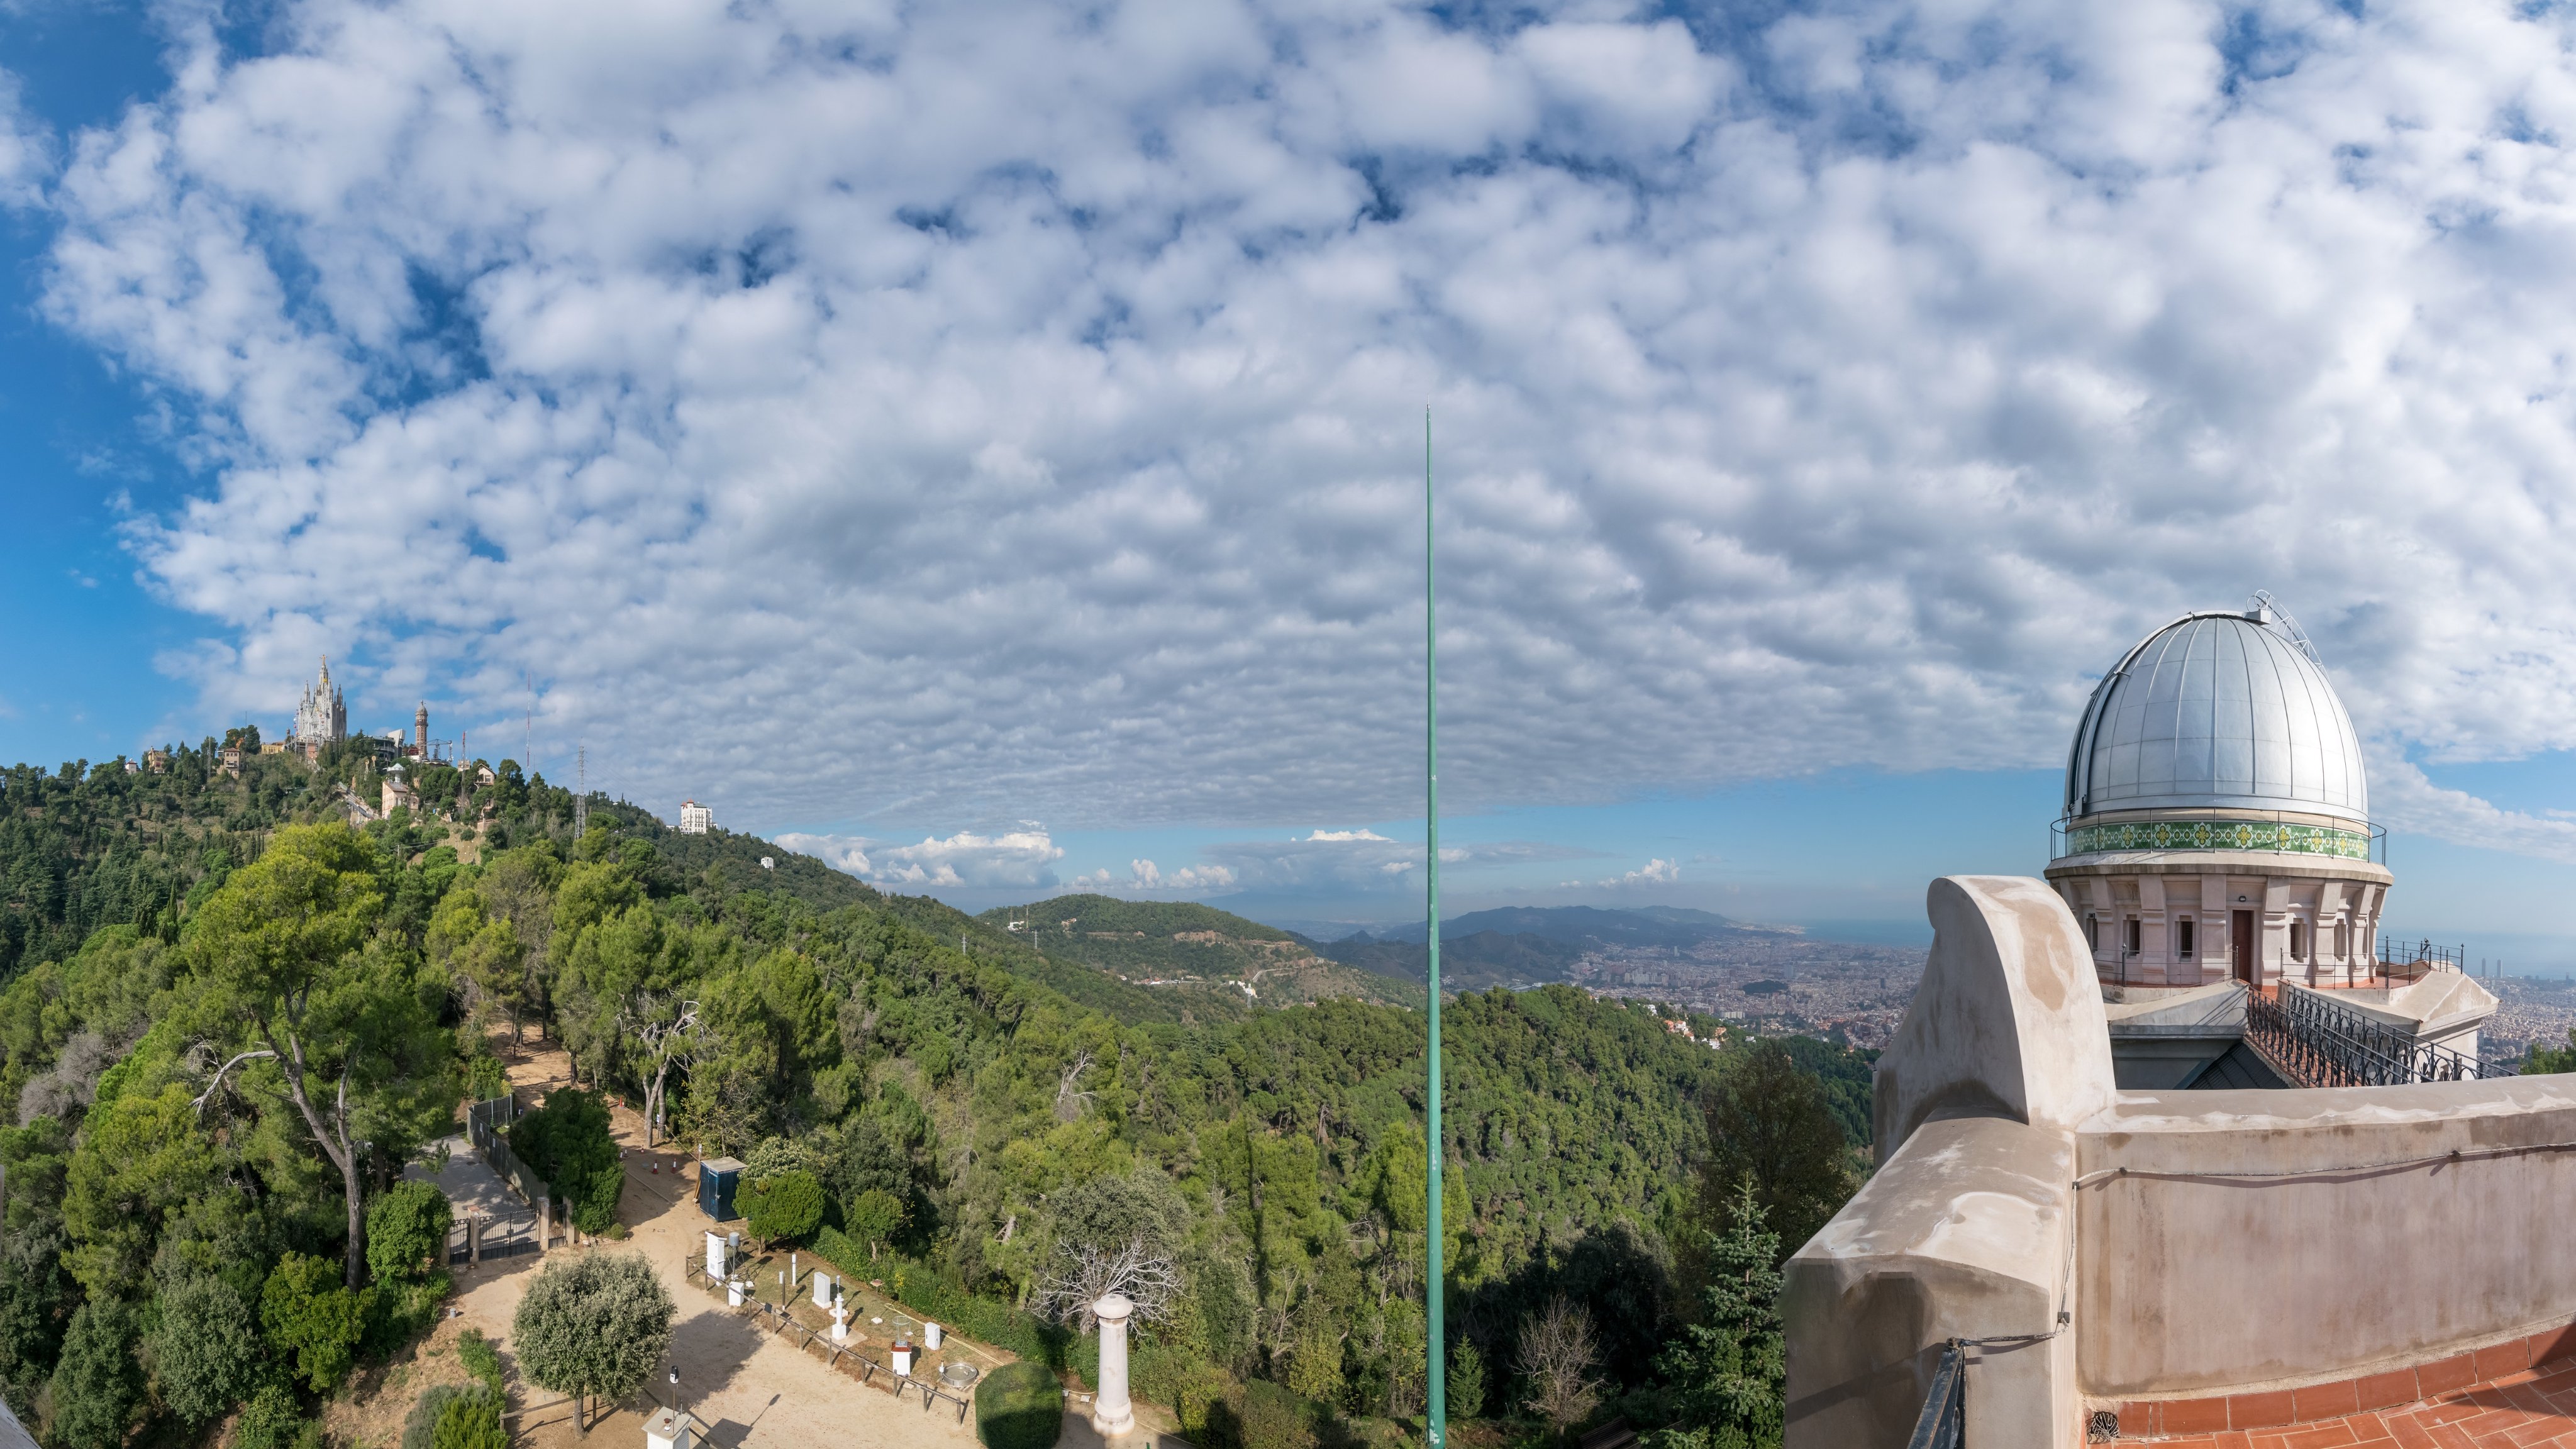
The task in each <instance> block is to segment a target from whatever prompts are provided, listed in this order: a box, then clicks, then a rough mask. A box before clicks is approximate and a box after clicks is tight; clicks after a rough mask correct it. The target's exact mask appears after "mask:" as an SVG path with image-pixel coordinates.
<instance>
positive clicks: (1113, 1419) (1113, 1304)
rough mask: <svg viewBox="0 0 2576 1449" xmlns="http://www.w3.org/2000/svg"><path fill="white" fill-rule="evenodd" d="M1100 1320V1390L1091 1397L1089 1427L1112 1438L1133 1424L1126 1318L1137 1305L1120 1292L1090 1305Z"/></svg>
mask: <svg viewBox="0 0 2576 1449" xmlns="http://www.w3.org/2000/svg"><path fill="white" fill-rule="evenodd" d="M1091 1311H1092V1313H1093V1314H1094V1315H1095V1316H1097V1317H1098V1318H1099V1319H1100V1392H1099V1393H1097V1394H1095V1395H1093V1396H1092V1400H1091V1427H1092V1428H1093V1429H1094V1430H1095V1431H1097V1432H1098V1433H1099V1435H1100V1437H1101V1438H1103V1439H1114V1438H1116V1437H1117V1436H1119V1435H1121V1434H1125V1433H1127V1432H1129V1431H1131V1430H1133V1429H1134V1428H1135V1427H1136V1409H1135V1404H1134V1402H1133V1401H1132V1400H1130V1399H1129V1398H1128V1397H1127V1319H1128V1317H1129V1316H1130V1315H1132V1314H1133V1313H1135V1311H1136V1305H1135V1304H1133V1303H1130V1302H1128V1301H1127V1300H1126V1298H1125V1297H1124V1296H1122V1295H1120V1294H1116V1293H1112V1294H1110V1295H1109V1296H1108V1297H1106V1298H1103V1299H1101V1300H1100V1301H1099V1302H1097V1303H1095V1304H1093V1305H1091Z"/></svg>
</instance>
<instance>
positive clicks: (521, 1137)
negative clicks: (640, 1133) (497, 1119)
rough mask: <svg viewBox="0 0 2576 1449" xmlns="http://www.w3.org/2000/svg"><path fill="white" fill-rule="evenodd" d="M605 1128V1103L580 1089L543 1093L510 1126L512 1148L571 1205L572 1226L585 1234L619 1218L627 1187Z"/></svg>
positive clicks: (613, 1139) (603, 1229)
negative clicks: (539, 1101) (542, 1099)
mask: <svg viewBox="0 0 2576 1449" xmlns="http://www.w3.org/2000/svg"><path fill="white" fill-rule="evenodd" d="M609 1129H610V1122H609V1116H608V1104H607V1103H606V1102H605V1101H603V1100H601V1099H600V1097H599V1096H598V1094H596V1093H593V1092H585V1091H583V1090H581V1089H580V1088H579V1087H565V1088H562V1089H560V1090H557V1091H553V1092H549V1093H547V1094H546V1100H545V1104H544V1105H543V1106H541V1107H539V1108H537V1109H536V1110H535V1111H533V1112H530V1113H529V1114H527V1115H526V1116H524V1117H521V1118H520V1119H519V1120H518V1121H516V1122H513V1123H511V1124H510V1150H511V1151H512V1152H515V1153H517V1154H518V1155H519V1160H520V1161H522V1162H525V1163H526V1164H528V1166H530V1167H531V1168H534V1169H535V1170H536V1174H537V1176H539V1177H542V1178H544V1179H545V1180H546V1185H547V1186H549V1187H551V1188H553V1189H554V1190H555V1193H556V1195H557V1196H559V1197H561V1198H562V1199H563V1201H564V1202H565V1203H566V1204H567V1205H568V1206H570V1207H571V1209H572V1221H573V1226H575V1227H577V1228H579V1229H581V1230H582V1231H583V1232H585V1233H604V1232H606V1231H608V1225H609V1224H611V1223H613V1222H615V1221H617V1199H618V1196H619V1194H620V1193H622V1192H623V1191H624V1190H625V1187H626V1167H625V1164H624V1163H622V1162H620V1161H619V1160H618V1157H617V1139H616V1137H614V1136H613V1135H611V1133H610V1130H609Z"/></svg>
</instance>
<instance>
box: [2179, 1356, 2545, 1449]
mask: <svg viewBox="0 0 2576 1449" xmlns="http://www.w3.org/2000/svg"><path fill="white" fill-rule="evenodd" d="M2147 1442H2152V1443H2155V1444H2158V1445H2161V1446H2167V1449H2182V1446H2186V1445H2189V1446H2206V1449H2340V1446H2345V1445H2354V1446H2370V1449H2377V1446H2382V1445H2386V1446H2392V1449H2533V1446H2534V1445H2541V1444H2549V1445H2560V1446H2565V1449H2576V1362H2560V1363H2554V1364H2551V1365H2550V1366H2548V1367H2547V1368H2545V1369H2525V1370H2523V1371H2522V1372H2521V1373H2518V1374H2510V1375H2507V1376H2506V1377H2504V1378H2500V1379H2497V1380H2495V1381H2494V1382H2492V1383H2484V1384H2479V1385H2477V1386H2476V1387H2475V1388H2467V1389H2461V1390H2458V1391H2457V1392H2454V1393H2448V1394H2437V1395H2435V1396H2434V1397H2432V1398H2429V1399H2423V1400H2419V1401H2417V1402H2415V1403H2412V1404H2403V1405H2400V1406H2398V1407H2396V1408H2393V1409H2381V1410H2378V1411H2377V1412H2375V1413H2368V1414H2355V1415H2353V1416H2352V1417H2351V1418H2348V1419H2326V1420H2321V1421H2318V1422H2314V1423H2307V1424H2285V1425H2283V1426H2281V1427H2280V1428H2277V1429H2239V1430H2232V1431H2230V1432H2227V1433H2223V1434H2198V1435H2182V1436H2176V1437H2173V1438H2166V1439H2156V1440H2152V1441H2147Z"/></svg>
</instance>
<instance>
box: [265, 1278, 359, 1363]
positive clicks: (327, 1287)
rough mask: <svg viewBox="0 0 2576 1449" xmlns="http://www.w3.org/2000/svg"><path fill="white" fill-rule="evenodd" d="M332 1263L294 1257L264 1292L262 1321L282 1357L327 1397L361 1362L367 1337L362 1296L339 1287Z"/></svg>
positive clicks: (341, 1285) (270, 1279)
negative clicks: (361, 1343) (361, 1349)
mask: <svg viewBox="0 0 2576 1449" xmlns="http://www.w3.org/2000/svg"><path fill="white" fill-rule="evenodd" d="M333 1276H334V1275H333V1274H332V1271H331V1264H330V1261H329V1260H328V1259H324V1258H311V1257H307V1256H305V1255H304V1254H302V1253H288V1254H287V1255H286V1256H285V1257H283V1258H280V1259H279V1260H278V1262H277V1266H276V1267H275V1268H273V1269H271V1270H270V1271H269V1275H268V1282H267V1283H266V1284H265V1285H264V1286H263V1287H262V1288H261V1289H260V1294H259V1321H260V1325H261V1326H262V1327H263V1328H265V1329H266V1330H267V1331H268V1341H269V1343H270V1344H271V1345H273V1346H274V1347H275V1348H276V1349H277V1351H278V1353H279V1354H280V1355H281V1356H287V1357H292V1358H293V1359H294V1360H295V1371H296V1373H297V1375H298V1376H300V1377H301V1378H302V1379H303V1380H304V1382H305V1384H306V1385H307V1386H309V1387H310V1388H311V1389H312V1390H313V1391H314V1392H315V1393H317V1394H327V1393H329V1392H330V1391H331V1390H332V1388H333V1387H335V1386H336V1385H338V1383H339V1382H340V1380H341V1379H342V1378H344V1377H346V1376H347V1374H348V1372H349V1368H350V1366H351V1365H352V1364H354V1363H356V1362H357V1357H358V1339H359V1337H360V1336H361V1335H362V1334H364V1333H365V1332H366V1312H365V1305H364V1304H363V1303H362V1302H360V1300H359V1297H358V1294H357V1293H356V1292H354V1291H352V1290H351V1289H349V1288H348V1287H346V1286H345V1285H343V1284H340V1283H338V1282H334V1281H333Z"/></svg>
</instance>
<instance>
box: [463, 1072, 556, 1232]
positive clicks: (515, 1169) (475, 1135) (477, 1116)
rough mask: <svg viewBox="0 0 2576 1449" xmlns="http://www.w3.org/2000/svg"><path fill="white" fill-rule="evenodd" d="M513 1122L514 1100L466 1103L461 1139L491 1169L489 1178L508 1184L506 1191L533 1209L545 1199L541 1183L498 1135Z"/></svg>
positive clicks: (516, 1105)
mask: <svg viewBox="0 0 2576 1449" xmlns="http://www.w3.org/2000/svg"><path fill="white" fill-rule="evenodd" d="M517 1120H519V1103H518V1099H517V1098H515V1097H510V1096H506V1095H505V1096H499V1097H494V1098H493V1099H491V1100H490V1101H488V1102H474V1103H470V1104H468V1105H467V1106H466V1108H465V1135H466V1138H467V1139H468V1140H470V1141H471V1142H473V1144H474V1148H475V1150H476V1151H478V1152H480V1153H482V1154H483V1161H484V1164H485V1165H486V1166H488V1167H490V1168H491V1169H492V1172H493V1175H494V1176H496V1177H498V1178H500V1179H501V1180H502V1181H503V1182H505V1183H508V1184H509V1185H510V1191H512V1192H514V1193H517V1194H518V1195H519V1201H521V1202H523V1203H526V1204H527V1205H528V1206H529V1207H531V1208H533V1207H535V1206H536V1205H537V1203H538V1201H539V1200H540V1199H543V1198H544V1197H545V1196H546V1195H547V1193H546V1184H545V1179H543V1178H541V1177H539V1176H537V1175H536V1174H535V1173H534V1172H532V1171H530V1170H529V1169H528V1166H527V1164H525V1163H523V1162H521V1161H519V1158H518V1154H516V1153H514V1152H512V1151H511V1150H510V1142H509V1139H508V1138H506V1137H504V1136H502V1135H501V1134H502V1132H503V1131H504V1130H506V1129H507V1128H508V1127H509V1125H510V1124H511V1123H513V1122H516V1121H517Z"/></svg>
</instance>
